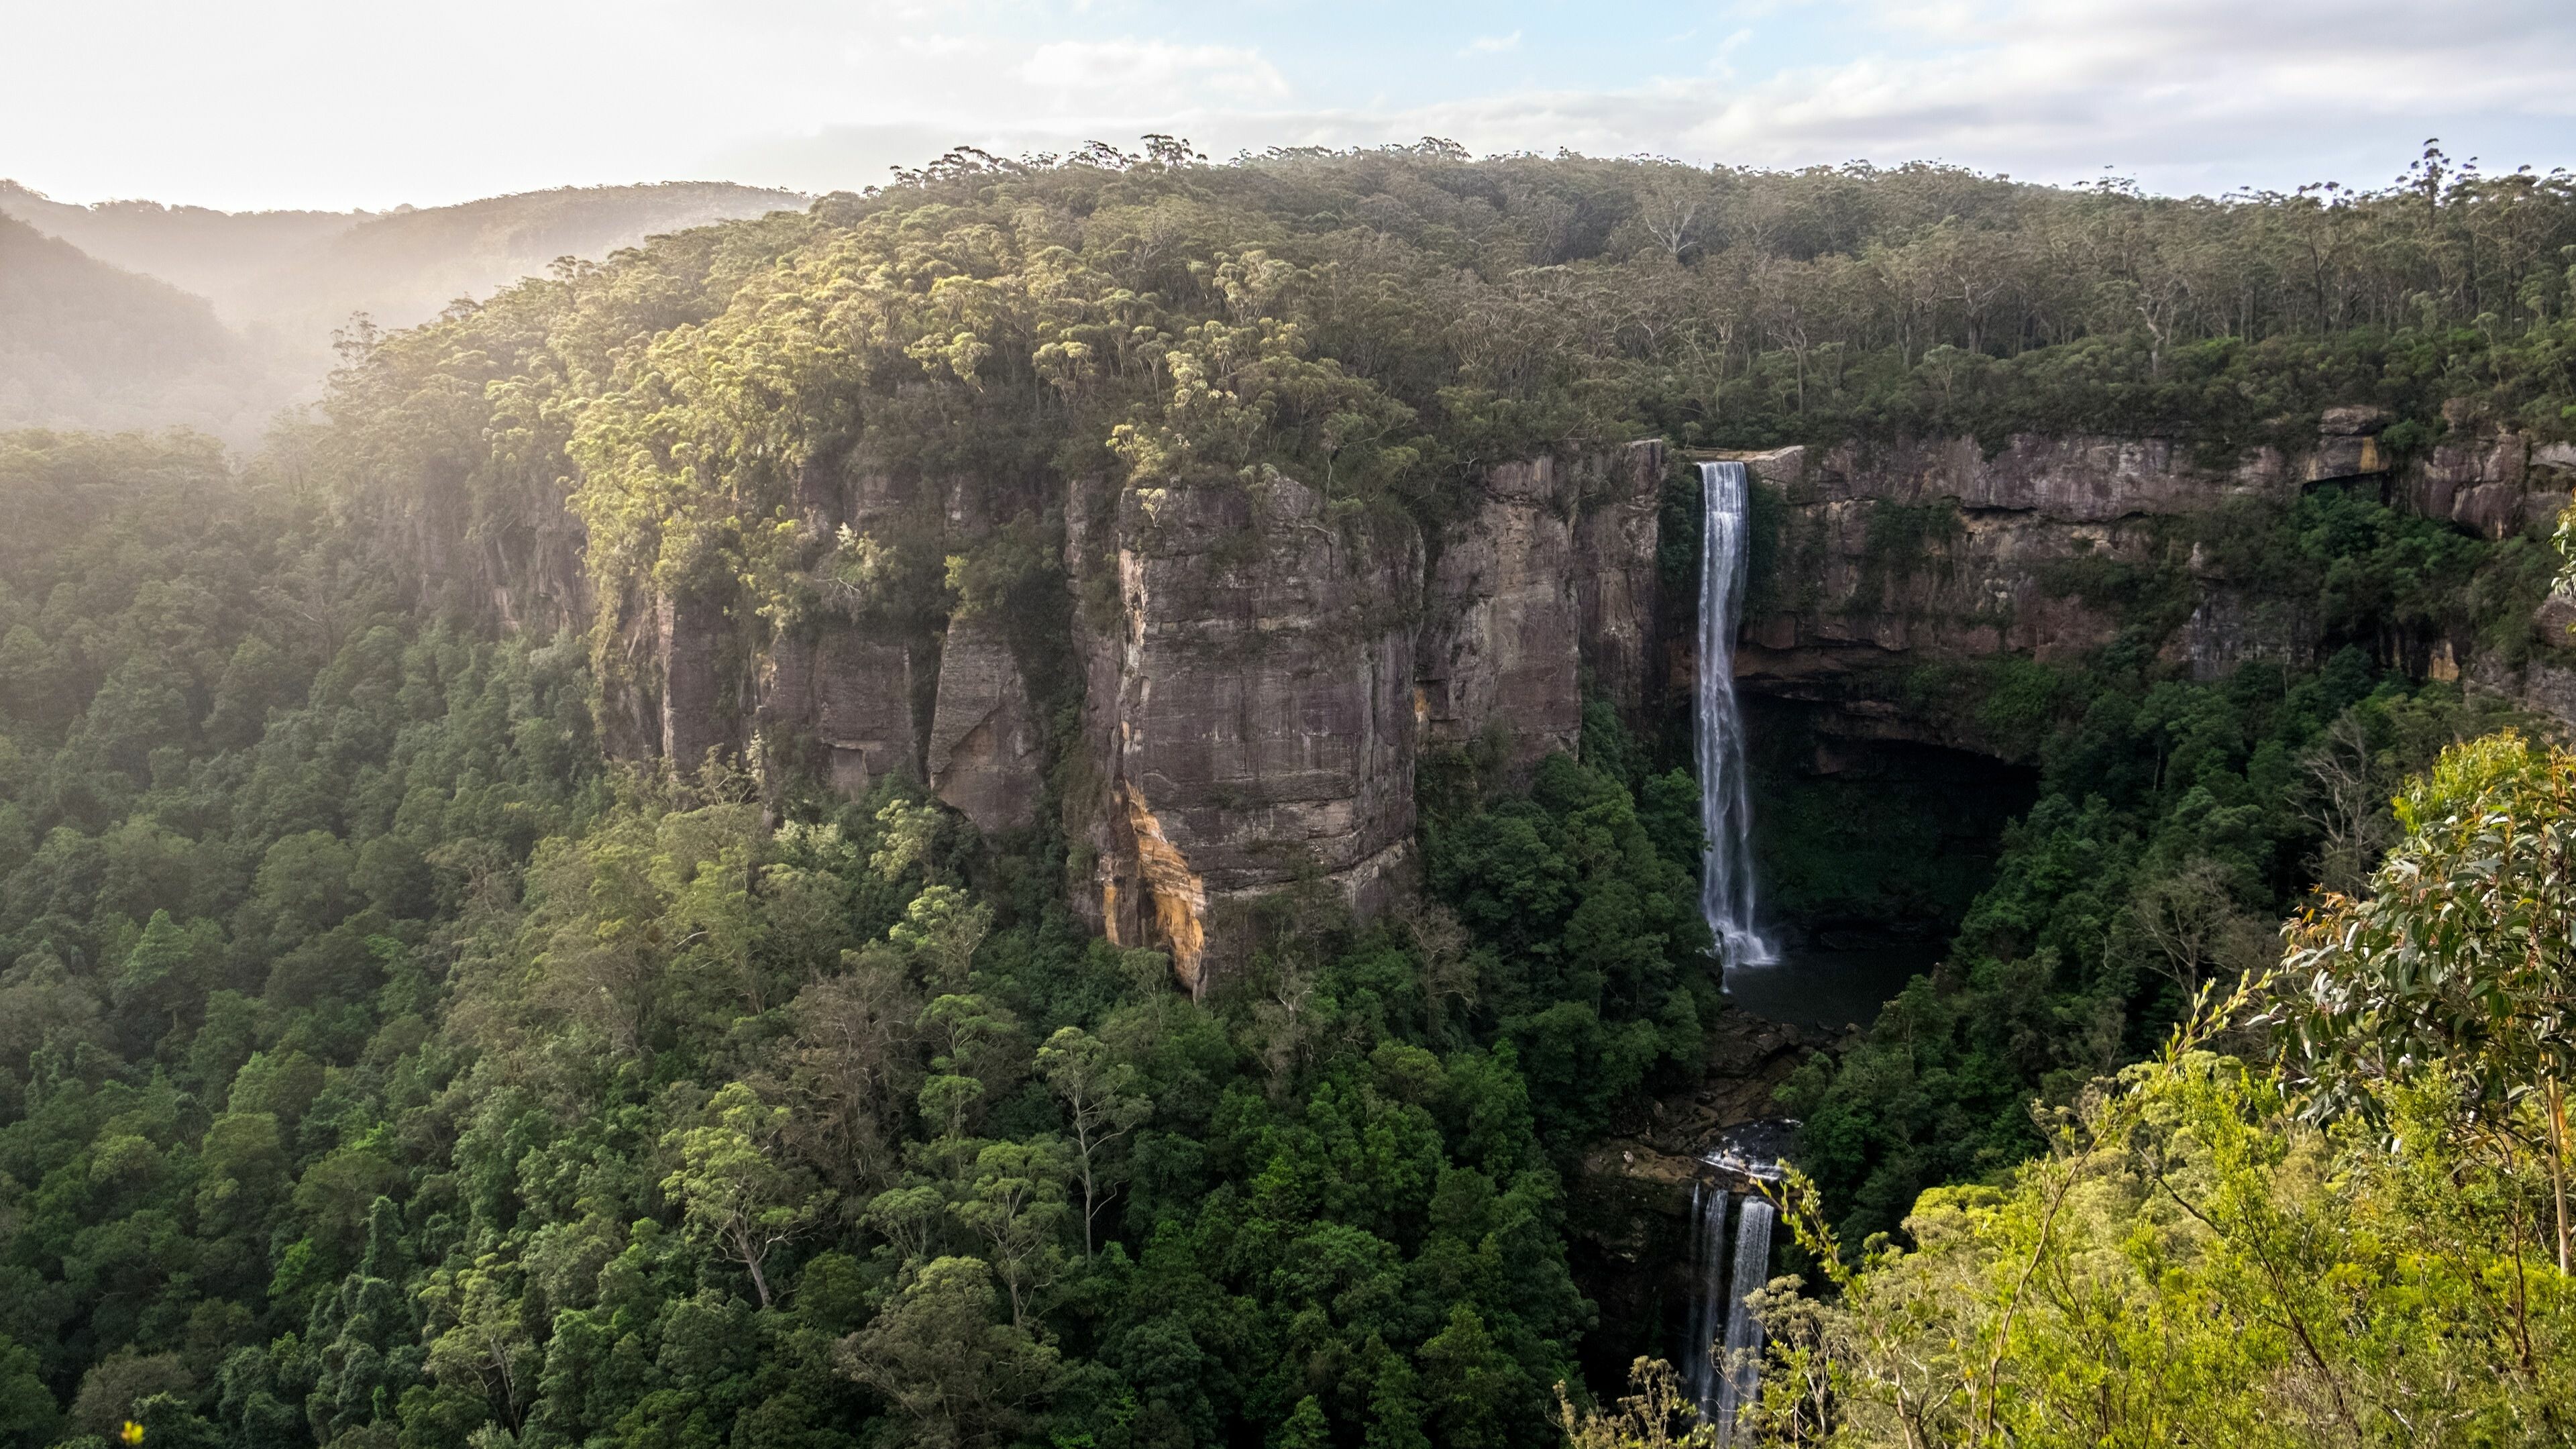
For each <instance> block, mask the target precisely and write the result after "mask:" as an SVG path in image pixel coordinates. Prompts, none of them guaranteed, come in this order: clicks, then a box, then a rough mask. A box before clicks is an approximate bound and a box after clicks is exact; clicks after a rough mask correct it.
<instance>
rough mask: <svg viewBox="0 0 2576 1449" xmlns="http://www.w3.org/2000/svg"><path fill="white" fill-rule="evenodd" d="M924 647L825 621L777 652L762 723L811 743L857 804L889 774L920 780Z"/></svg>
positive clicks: (776, 646)
mask: <svg viewBox="0 0 2576 1449" xmlns="http://www.w3.org/2000/svg"><path fill="white" fill-rule="evenodd" d="M927 652H928V651H927V650H926V649H924V648H922V647H921V646H919V645H907V644H905V643H902V642H899V641H895V640H890V639H883V638H878V637H874V636H872V635H870V634H869V633H867V632H866V631H864V630H862V629H860V628H858V627H857V626H854V625H852V624H850V623H848V622H846V621H843V620H838V619H833V620H826V621H823V622H822V623H820V624H818V625H812V626H808V627H806V628H804V629H801V630H799V631H797V632H796V633H795V634H794V635H792V636H790V637H789V638H786V639H781V640H778V641H777V642H775V643H773V644H772V645H771V646H770V649H769V651H768V654H767V657H766V658H765V659H764V660H763V668H762V679H761V683H762V686H763V687H762V690H761V701H760V724H761V727H762V729H763V730H764V731H765V732H767V733H770V734H772V735H773V736H776V737H779V738H795V739H799V740H802V741H807V742H810V744H811V746H812V747H813V748H814V749H815V750H817V751H819V752H820V757H819V759H818V760H817V763H818V764H820V765H822V766H823V768H824V769H825V770H826V772H827V777H828V778H829V779H830V780H831V782H832V785H833V787H834V788H835V789H837V790H839V791H841V793H843V794H845V795H848V796H851V797H853V798H856V797H857V796H860V795H863V794H865V793H867V791H868V789H869V788H870V787H871V786H873V785H874V784H875V783H876V782H877V781H879V780H881V779H884V778H886V777H887V776H889V775H897V774H909V775H911V776H912V777H914V778H916V779H918V778H920V775H921V744H920V739H919V736H918V731H917V730H916V729H915V727H914V720H913V700H914V697H915V690H914V680H915V679H916V678H917V677H918V675H919V673H920V671H922V670H924V669H925V668H928V667H930V661H928V660H923V659H920V658H917V657H916V656H917V655H920V654H923V653H927Z"/></svg>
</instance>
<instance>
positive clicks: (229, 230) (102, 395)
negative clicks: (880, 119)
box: [0, 181, 807, 443]
mask: <svg viewBox="0 0 2576 1449" xmlns="http://www.w3.org/2000/svg"><path fill="white" fill-rule="evenodd" d="M806 200H807V198H805V197H804V196H802V195H799V194H798V193H795V192H792V191H774V190H766V189H762V188H759V187H750V186H736V185H732V184H729V183H724V182H665V183H661V184H657V185H646V186H593V187H561V188H558V189H555V190H552V191H532V192H525V193H522V194H519V195H515V196H496V197H490V198H487V199H485V200H482V201H471V202H466V203H463V204H461V205H457V206H441V207H427V208H413V207H402V208H398V209H396V210H394V211H390V212H382V213H375V212H357V211H352V212H323V211H257V212H226V211H214V210H209V209H207V208H204V207H194V206H165V205H162V204H161V203H158V202H151V201H109V202H101V203H98V204H96V205H92V206H74V205H68V204H65V203H62V202H58V201H54V200H52V199H51V198H48V197H46V196H44V195H43V194H41V193H39V192H36V191H32V190H30V189H28V188H26V187H24V186H21V185H19V184H18V183H16V182H13V181H0V219H5V218H15V221H14V222H13V223H11V224H10V228H9V230H10V235H9V240H8V243H7V247H8V248H9V250H8V252H7V255H8V257H9V260H10V265H9V267H8V269H7V272H6V273H5V274H0V295H5V296H7V297H8V298H9V299H11V300H9V301H8V302H7V303H6V305H8V306H9V307H12V308H15V309H18V310H16V311H12V312H8V313H0V322H6V321H14V320H15V319H16V318H18V317H19V316H20V315H21V314H23V315H24V316H25V318H26V319H27V320H26V322H25V324H24V325H25V332H26V335H24V336H17V335H14V332H15V331H16V330H17V329H13V335H9V336H5V337H0V357H5V359H6V361H5V363H0V366H5V367H6V368H7V369H8V372H7V373H6V375H5V377H4V378H0V427H5V426H11V425H20V424H28V423H77V424H80V425H83V426H93V427H135V426H158V425H163V424H174V423H184V424H187V425H189V426H193V427H202V428H207V429H210V430H212V431H214V432H216V433H218V434H219V435H221V436H223V437H224V438H226V439H227V440H229V441H233V442H236V443H244V442H248V441H250V440H251V439H253V438H255V437H256V436H257V435H258V433H259V431H260V430H261V429H262V428H263V427H264V426H265V425H266V423H267V420H268V418H269V417H270V416H271V415H272V414H274V413H275V411H276V410H277V409H278V408H279V407H281V406H283V405H286V404H288V403H291V402H294V401H297V400H299V399H301V398H305V397H310V396H312V395H313V394H314V392H315V391H316V389H317V388H318V385H319V383H320V381H321V378H322V377H323V375H324V374H325V373H326V372H328V371H329V369H330V366H331V362H332V354H331V334H332V332H333V330H334V329H336V328H340V327H343V326H346V325H347V323H348V321H349V319H350V317H351V316H352V315H353V314H355V313H360V312H364V313H366V314H367V315H368V316H369V317H370V318H372V319H373V320H374V321H375V323H376V324H377V325H378V326H380V327H385V328H397V327H408V326H411V325H413V324H415V323H419V322H424V321H427V320H428V319H430V318H431V317H434V316H436V315H437V314H438V313H439V311H440V310H441V309H442V308H444V307H445V306H447V304H448V303H450V302H452V301H455V300H456V299H458V298H460V297H478V298H479V297H484V296H488V295H490V294H491V293H492V292H493V291H494V290H496V289H497V288H500V287H502V286H505V285H507V284H509V283H511V282H513V281H516V280H518V279H519V278H521V277H525V276H530V275H533V274H536V273H540V272H543V271H544V270H545V269H546V268H547V266H548V265H549V264H551V263H552V262H554V261H555V260H556V259H557V258H559V257H566V256H572V257H585V258H600V257H605V256H607V255H608V254H609V253H611V252H614V251H616V250H618V249H620V248H622V247H629V246H633V245H635V244H637V243H639V242H641V241H643V240H644V239H645V238H646V237H649V236H653V235H656V234H658V233H662V232H671V231H680V230H685V229H686V228H689V227H693V226H701V225H704V224H706V223H708V222H714V221H724V220H729V219H732V218H735V217H745V216H759V215H763V214H765V213H767V212H770V211H775V210H779V209H782V208H801V207H803V206H804V205H805V202H806ZM30 228H32V229H33V230H30ZM38 232H41V233H46V234H49V236H50V238H55V239H58V240H52V241H50V242H49V243H48V244H44V245H39V243H45V242H46V238H43V237H39V236H37V235H36V233H38ZM21 252H23V253H24V254H25V260H23V261H21V260H19V253H21ZM154 279H157V281H156V280H154ZM191 294H193V295H191ZM75 319H91V320H86V321H83V320H75ZM36 359H49V360H46V361H38V360H36Z"/></svg>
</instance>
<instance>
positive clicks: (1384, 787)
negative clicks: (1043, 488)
mask: <svg viewBox="0 0 2576 1449" xmlns="http://www.w3.org/2000/svg"><path fill="white" fill-rule="evenodd" d="M1110 527H1111V529H1112V531H1113V537H1111V538H1108V539H1103V540H1101V544H1102V545H1103V549H1102V552H1101V553H1100V554H1096V555H1095V554H1091V553H1090V552H1089V549H1090V544H1089V541H1088V539H1087V538H1086V537H1085V536H1084V535H1083V533H1081V532H1079V531H1077V533H1076V534H1075V536H1074V539H1073V544H1074V547H1075V549H1076V550H1077V567H1076V569H1075V570H1074V576H1075V577H1076V578H1077V579H1080V578H1082V577H1083V576H1084V574H1085V573H1087V572H1092V571H1094V570H1097V569H1099V568H1101V567H1103V566H1114V570H1115V579H1116V603H1115V606H1114V608H1112V609H1110V610H1108V611H1107V613H1108V617H1107V618H1106V619H1103V620H1095V621H1094V623H1093V627H1091V628H1090V629H1088V630H1086V634H1085V641H1084V647H1085V653H1086V663H1087V666H1088V667H1087V676H1088V685H1087V688H1086V692H1085V699H1084V731H1083V734H1084V740H1083V748H1084V749H1085V751H1086V753H1087V754H1088V755H1089V756H1090V758H1091V760H1092V761H1093V764H1094V770H1093V777H1094V780H1095V782H1096V783H1095V787H1094V790H1093V791H1092V792H1091V797H1090V798H1089V799H1088V800H1087V801H1085V802H1083V803H1082V810H1083V813H1084V815H1085V816H1086V817H1087V820H1086V823H1087V827H1088V829H1087V834H1088V837H1089V842H1090V844H1091V846H1092V848H1093V853H1094V857H1095V861H1096V865H1095V869H1094V873H1093V879H1092V882H1091V894H1092V897H1093V900H1094V901H1095V902H1096V908H1097V910H1098V912H1099V918H1100V920H1101V923H1102V926H1103V929H1104V930H1105V931H1106V933H1107V934H1108V936H1109V938H1110V939H1111V940H1112V941H1115V942H1117V943H1119V944H1121V945H1130V946H1157V947H1161V948H1164V949H1167V950H1169V951H1170V952H1171V955H1172V965H1173V970H1174V972H1175V973H1176V974H1177V975H1178V976H1179V977H1180V979H1181V981H1182V982H1183V984H1185V985H1187V986H1188V987H1189V988H1190V989H1191V990H1192V991H1194V992H1196V991H1202V990H1204V989H1205V987H1206V985H1207V982H1208V979H1209V973H1210V971H1211V970H1212V969H1213V967H1214V966H1215V964H1216V963H1217V961H1218V960H1220V959H1222V958H1225V957H1228V956H1231V955H1232V954H1234V953H1235V952H1236V951H1238V950H1239V949H1240V944H1241V942H1242V941H1243V939H1244V938H1245V936H1246V935H1247V933H1248V931H1249V929H1250V922H1249V919H1248V915H1247V908H1248V907H1249V906H1250V905H1251V903H1252V902H1253V901H1254V900H1255V899H1256V898H1257V897H1260V896H1262V895H1265V894H1268V893H1269V892H1272V891H1275V890H1277V889H1279V888H1281V887H1283V886H1287V885H1290V884H1294V883H1300V882H1303V883H1310V884H1312V885H1315V886H1320V887H1322V888H1324V889H1328V890H1331V891H1334V892H1336V893H1338V894H1339V895H1340V896H1341V897H1342V898H1343V899H1344V900H1346V901H1348V902H1350V903H1351V904H1352V905H1353V906H1355V907H1356V908H1358V909H1360V910H1362V911H1367V910H1369V909H1372V908H1373V907H1374V906H1375V905H1376V904H1377V903H1378V902H1379V901H1380V900H1381V899H1382V898H1383V897H1384V896H1385V895H1386V893H1387V892H1388V891H1389V890H1390V889H1392V888H1393V887H1394V886H1395V885H1396V883H1397V881H1398V880H1399V878H1400V875H1401V873H1402V871H1403V869H1404V867H1405V864H1406V861H1407V857H1408V854H1409V851H1410V846H1411V840H1412V834H1413V772H1412V764H1413V728H1412V725H1413V721H1412V710H1411V698H1410V693H1411V685H1412V681H1413V672H1414V671H1413V630H1414V627H1415V625H1414V621H1415V617H1416V611H1417V597H1418V590H1419V588H1420V582H1421V571H1422V556H1421V547H1420V544H1419V542H1418V540H1417V539H1416V538H1415V536H1414V534H1413V531H1412V530H1411V528H1410V527H1409V526H1407V525H1404V524H1402V523H1400V522H1397V521H1391V520H1384V519H1358V520H1334V519H1330V518H1329V517H1328V516H1327V514H1326V512H1325V509H1324V507H1323V500H1322V499H1321V497H1320V496H1318V495H1317V494H1316V493H1315V492H1314V491H1313V490H1311V489H1309V488H1307V487H1305V486H1304V485H1303V484H1300V483H1298V482H1296V481H1294V480H1291V479H1288V478H1285V477H1281V476H1278V475H1275V474H1274V475H1272V476H1270V477H1269V478H1268V479H1267V480H1266V481H1265V482H1263V483H1261V484H1257V485H1245V484H1238V483H1230V482H1229V483H1210V484H1204V485H1201V486H1197V487H1192V488H1186V489H1170V490H1151V491H1143V490H1132V489H1131V490H1127V491H1126V492H1124V493H1123V494H1121V495H1120V497H1119V499H1118V501H1117V504H1116V511H1115V514H1114V521H1113V522H1112V523H1111V525H1110ZM1113 548H1114V553H1113V552H1111V550H1112V549H1113Z"/></svg>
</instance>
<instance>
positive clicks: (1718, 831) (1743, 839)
mask: <svg viewBox="0 0 2576 1449" xmlns="http://www.w3.org/2000/svg"><path fill="white" fill-rule="evenodd" d="M1699 486H1700V501H1701V511H1702V513H1703V516H1704V517H1705V518H1706V527H1705V531H1704V533H1703V534H1702V537H1701V546H1700V564H1699V567H1700V574H1699V701H1698V709H1697V717H1696V719H1695V721H1694V722H1695V724H1696V726H1697V734H1698V755H1699V824H1700V833H1701V834H1702V835H1703V836H1704V837H1705V838H1706V839H1707V842H1708V844H1707V853H1706V854H1705V855H1704V856H1703V857H1702V858H1701V861H1700V886H1699V910H1700V915H1701V916H1702V917H1703V918H1705V919H1706V920H1707V922H1708V930H1709V934H1710V935H1712V936H1714V937H1716V938H1717V955H1718V960H1719V961H1720V962H1722V963H1723V964H1725V965H1727V966H1730V967H1732V966H1761V965H1768V964H1770V963H1772V962H1774V961H1777V960H1779V959H1780V953H1779V951H1778V949H1777V948H1775V947H1774V946H1773V945H1772V944H1771V943H1770V942H1769V941H1768V940H1766V939H1764V938H1763V935H1762V933H1761V931H1760V930H1759V929H1757V928H1756V926H1755V924H1754V914H1753V906H1754V901H1753V797H1752V792H1751V791H1750V790H1749V789H1748V788H1747V786H1746V783H1745V765H1744V718H1743V715H1742V714H1741V713H1740V712H1739V711H1738V710H1737V709H1736V705H1735V630H1736V626H1737V624H1738V623H1739V622H1740V615H1741V613H1742V610H1743V607H1744V598H1743V594H1744V573H1745V559H1744V555H1745V549H1746V544H1747V534H1748V532H1749V524H1748V510H1749V508H1750V503H1751V496H1752V479H1751V475H1750V474H1749V473H1747V471H1746V470H1745V467H1744V465H1743V464H1742V463H1702V464H1700V465H1699Z"/></svg>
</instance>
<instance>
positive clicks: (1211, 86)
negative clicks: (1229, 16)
mask: <svg viewBox="0 0 2576 1449" xmlns="http://www.w3.org/2000/svg"><path fill="white" fill-rule="evenodd" d="M1020 79H1022V80H1024V81H1027V82H1028V83H1029V84H1030V85H1033V86H1039V87H1043V88H1047V89H1051V90H1056V91H1062V92H1066V93H1070V94H1073V95H1076V96H1080V97H1083V98H1085V99H1093V100H1095V101H1100V102H1108V103H1110V104H1111V105H1112V106H1114V107H1117V108H1122V109H1123V108H1128V107H1133V106H1135V105H1137V104H1138V103H1140V102H1141V103H1145V104H1149V105H1150V104H1155V103H1163V104H1169V103H1172V102H1175V101H1179V100H1181V99H1183V98H1185V97H1211V96H1215V97H1224V98H1227V99H1246V100H1253V99H1258V100H1276V99H1278V98H1281V97H1284V96H1286V95H1287V94H1288V81H1287V78H1286V77H1284V76H1282V75H1280V73H1279V71H1278V68H1277V67H1275V66H1273V65H1271V63H1270V62H1268V61H1266V60H1264V59H1262V58H1261V53H1260V52H1259V51H1256V50H1246V49H1242V48H1239V47H1236V46H1229V45H1175V44H1173V43H1171V42H1170V41H1165V40H1058V41H1052V42H1050V43H1048V44H1045V45H1041V46H1039V47H1038V48H1037V49H1036V50H1035V51H1033V52H1031V53H1030V55H1029V58H1028V59H1027V60H1026V61H1024V62H1022V63H1021V65H1020Z"/></svg>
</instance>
